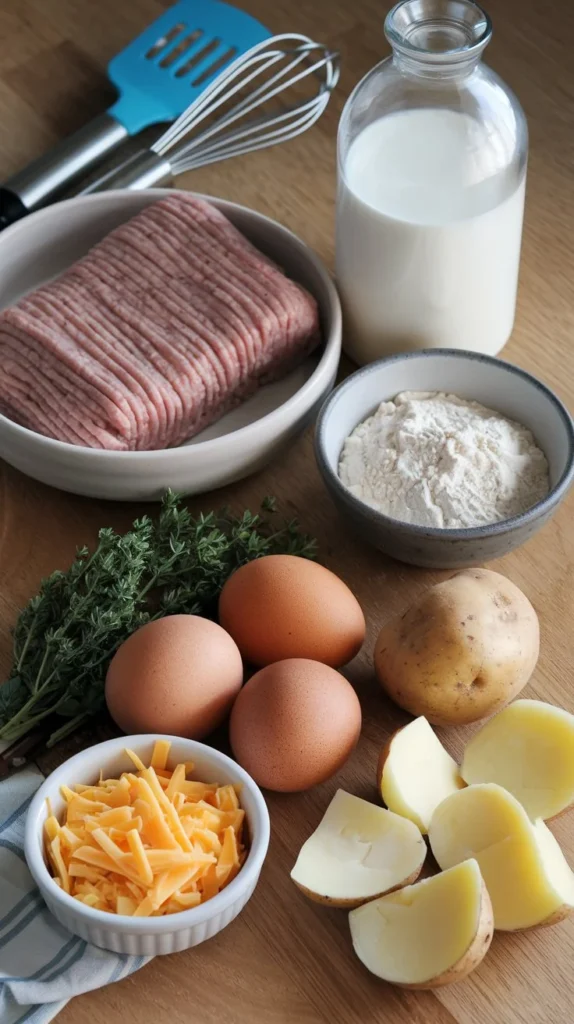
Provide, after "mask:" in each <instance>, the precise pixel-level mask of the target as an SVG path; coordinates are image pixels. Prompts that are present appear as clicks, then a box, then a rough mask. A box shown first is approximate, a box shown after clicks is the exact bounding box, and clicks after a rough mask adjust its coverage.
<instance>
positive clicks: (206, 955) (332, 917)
mask: <svg viewBox="0 0 574 1024" xmlns="http://www.w3.org/2000/svg"><path fill="white" fill-rule="evenodd" d="M162 6H168V4H167V2H166V3H165V4H162V3H161V2H159V0H124V2H123V3H122V2H118V0H2V4H1V5H0V39H1V40H2V45H1V50H0V125H1V126H2V138H1V144H0V177H5V176H6V175H7V174H9V173H10V172H12V171H14V170H16V169H17V168H18V167H20V166H21V165H23V164H24V163H26V161H28V160H29V159H30V158H32V157H34V156H36V155H37V154H39V153H40V152H41V151H42V150H44V149H45V148H46V147H47V146H49V145H50V144H51V143H53V142H54V141H55V140H56V139H57V138H58V137H60V136H61V135H63V134H64V133H66V132H68V131H70V130H72V129H74V128H75V127H77V126H79V125H80V124H81V123H82V122H83V121H84V120H85V119H86V118H88V117H89V116H91V115H92V114H94V113H97V112H98V111H100V110H101V109H103V108H104V105H105V104H106V102H107V101H108V99H109V98H111V94H110V90H109V87H108V86H107V84H106V81H105V78H104V73H103V72H104V68H105V65H106V64H107V61H108V59H109V58H110V57H111V56H112V55H113V54H114V53H115V52H116V51H117V50H119V49H121V48H122V46H123V45H124V44H125V43H127V42H128V41H129V40H130V38H131V37H132V36H133V35H134V34H136V33H137V32H138V31H139V30H140V29H141V28H142V27H143V26H144V25H146V23H148V22H149V21H151V20H152V19H153V18H155V17H156V16H157V15H158V14H159V13H160V11H161V9H162ZM245 6H246V7H247V8H248V9H249V10H250V11H251V12H252V13H253V14H255V15H257V16H259V17H261V18H262V19H263V20H267V23H268V24H269V25H270V26H271V27H272V28H273V29H274V30H275V31H284V30H287V29H291V30H298V31H301V32H306V33H309V34H311V35H314V36H315V38H317V39H320V40H322V41H327V42H328V43H329V44H331V45H333V46H335V47H338V48H339V49H340V50H341V51H342V55H343V74H342V82H341V85H340V86H339V88H338V90H337V93H336V96H335V97H334V99H333V101H332V103H331V106H330V108H329V110H328V112H327V114H326V115H325V116H324V118H323V120H322V121H321V122H320V124H319V125H318V126H316V127H315V128H314V129H313V131H312V132H311V133H309V134H308V135H305V136H304V137H303V138H300V139H299V140H296V141H294V142H292V143H290V144H289V145H287V146H285V147H284V148H282V149H281V150H279V149H276V150H270V151H269V152H264V153H256V154H253V155H251V156H248V157H245V158H242V159H238V160H236V161H234V162H229V163H224V164H222V165H220V166H218V167H217V166H216V167H212V168H206V169H204V170H201V171H199V172H194V173H193V174H188V175H187V176H186V177H185V178H184V179H182V180H181V182H180V184H182V185H185V186H186V187H188V188H193V189H197V190H199V191H203V192H208V193H212V194H214V195H219V196H224V197H226V198H229V199H233V200H237V201H238V202H240V203H244V204H246V205H248V206H252V207H255V208H256V209H258V210H261V211H262V212H263V213H266V214H270V215H271V216H272V217H275V218H277V219H278V220H280V221H282V222H283V223H285V224H286V225H288V226H289V227H290V228H291V229H293V230H294V231H295V232H297V233H298V234H299V235H301V236H302V237H303V238H304V239H305V240H306V241H307V242H308V243H310V244H311V245H312V246H313V247H314V248H315V249H316V250H317V251H318V252H319V253H320V254H321V256H322V257H323V258H324V259H325V260H326V262H327V263H328V264H331V263H332V258H333V210H334V187H335V137H336V128H337V121H338V117H339V114H340V111H341V108H342V105H343V103H344V100H345V98H346V96H347V95H348V93H349V91H350V89H351V88H352V87H353V86H354V84H355V83H356V82H357V81H358V79H359V78H360V77H361V76H362V75H363V74H364V73H365V72H366V71H367V70H368V69H369V68H370V67H371V66H372V65H373V64H374V63H376V62H377V61H378V60H379V59H380V58H381V57H382V56H384V55H385V53H386V49H387V48H386V44H385V41H384V38H383V33H382V18H383V13H384V10H383V8H384V5H381V4H379V3H376V2H375V0H352V2H350V0H300V2H299V3H297V2H295V0H275V3H273V4H270V3H266V2H265V0H245ZM491 13H492V15H493V18H494V25H495V38H494V41H493V43H492V45H491V47H490V49H489V51H488V60H489V63H490V64H491V65H492V66H493V67H494V68H495V69H496V70H497V71H498V72H499V73H500V74H501V75H502V77H503V78H504V79H505V80H506V81H507V82H508V83H509V84H510V85H511V86H512V87H513V88H514V89H515V91H516V92H517V94H518V96H519V97H520V99H521V101H522V103H523V105H524V107H525V109H526V113H527V115H528V119H529V123H530V130H531V155H530V170H529V179H528V196H527V203H526V223H525V233H524V248H523V259H522V271H521V285H520V297H519V305H518V317H517V322H516V328H515V331H514V334H513V338H512V341H511V343H510V344H509V346H508V349H507V351H505V353H504V355H505V356H506V357H507V358H509V359H511V360H514V361H515V362H516V363H518V364H520V365H521V366H524V367H526V368H527V369H529V370H531V371H533V372H534V373H536V374H538V375H539V376H540V377H541V378H542V379H543V380H544V381H545V382H546V383H548V384H549V385H550V386H551V387H553V388H555V389H556V391H557V392H558V394H559V395H560V397H561V398H562V399H563V400H565V401H566V402H567V403H568V404H569V405H570V407H571V408H574V340H573V339H574V302H573V301H572V295H573V289H572V281H573V279H574V249H573V238H574V202H573V198H572V181H573V178H572V175H573V168H574V56H573V55H574V11H573V9H572V8H571V7H570V6H569V5H568V4H567V3H566V0H564V2H562V3H560V0H546V2H545V3H544V4H541V3H537V0H496V3H494V2H493V3H492V11H491ZM0 272H1V271H0ZM311 441H312V438H311V432H310V431H309V432H308V433H307V435H306V436H305V437H304V438H302V439H301V440H299V441H298V442H297V443H296V444H294V445H293V446H292V448H291V450H290V451H289V452H288V453H287V454H285V455H284V457H283V458H281V459H280V461H278V462H277V463H276V464H275V465H273V466H272V467H270V468H269V469H267V470H266V471H265V472H263V473H260V474H259V475H258V476H256V477H254V478H252V479H250V480H248V481H246V482H244V483H240V484H238V485H236V486H234V487H232V488H229V489H227V490H226V491H224V492H219V493H217V494H214V495H205V496H203V497H202V498H201V499H199V500H195V501H193V502H192V506H193V507H194V508H195V509H197V510H199V509H205V510H207V509H210V508H212V507H213V506H214V505H216V506H217V505H219V504H220V503H223V502H228V503H230V504H231V505H232V506H233V507H234V508H235V509H239V508H243V507H249V506H250V507H257V506H258V505H259V502H260V500H261V498H262V497H263V496H264V495H266V494H269V493H272V494H275V495H276V496H277V498H278V501H279V506H280V508H281V509H282V510H283V512H284V513H286V514H287V515H291V514H293V513H294V512H296V514H297V515H298V516H299V518H300V520H301V522H302V524H303V526H304V527H305V529H306V530H308V531H310V532H314V533H315V534H316V535H317V536H318V537H320V539H321V547H320V554H321V557H322V559H323V560H324V561H325V562H326V564H327V565H329V566H330V567H332V568H333V569H334V570H335V571H336V572H338V573H339V574H340V575H341V576H342V577H343V578H344V579H345V580H346V581H347V582H348V583H349V584H350V585H351V587H352V588H353V589H354V591H355V593H356V594H357V596H358V598H359V600H360V601H361V603H362V605H363V607H364V609H365V612H366V615H367V619H368V625H369V630H368V640H367V643H366V645H365V648H364V652H363V654H362V655H361V656H360V657H359V658H358V659H357V660H356V662H355V663H354V664H353V665H352V666H351V667H350V669H349V677H350V678H351V680H352V681H353V683H354V684H356V686H357V689H358V692H359V694H360V697H361V701H362V705H363V710H364V729H363V734H362V737H361V741H360V743H359V746H358V748H357V750H356V752H355V753H354V755H353V757H352V758H351V760H350V761H349V763H348V764H347V765H346V766H345V768H344V769H343V771H341V772H340V773H339V775H338V776H337V778H335V779H332V780H331V781H330V782H329V783H327V784H325V785H323V786H320V787H318V788H316V789H314V790H312V791H311V792H309V793H307V794H302V795H293V796H273V795H270V796H269V806H270V811H271V819H272V840H271V847H270V851H269V856H268V859H267V862H266V864H265V867H264V870H263V874H262V878H261V882H260V885H259V888H258V889H257V892H256V894H255V896H254V898H253V899H252V901H251V902H250V904H249V905H248V907H247V908H246V910H245V911H244V912H243V914H242V915H241V917H240V918H239V919H238V920H237V921H236V922H235V923H234V924H232V925H231V926H230V927H229V928H228V929H227V930H226V931H225V932H224V933H223V934H221V935H220V936H218V937H217V938H216V939H214V940H213V941H211V942H208V943H206V944H205V945H203V946H201V947H199V948H197V949H195V950H190V951H188V952H184V953H180V954H178V955H176V956H170V957H163V958H162V957H160V958H158V959H156V960H155V961H154V962H152V963H150V964H148V965H147V966H146V967H145V968H144V969H143V970H142V971H140V972H139V973H138V974H136V975H134V976H133V977H131V978H130V979H128V980H126V981H123V982H121V983H119V984H116V985H113V986H110V987H108V988H105V989H102V990H100V991H97V992H94V993H91V994H88V995H84V996H81V997H79V998H77V999H74V1000H73V1001H72V1002H71V1003H69V1004H68V1006H67V1007H66V1008H65V1010H64V1011H63V1012H62V1014H61V1016H60V1018H59V1021H60V1024H104V1022H105V1024H132V1022H134V1024H135V1022H137V1024H168V1022H169V1024H219V1022H220V1021H224V1022H225V1024H291V1022H293V1024H295V1022H296V1024H323V1022H329V1024H333V1022H336V1024H370V1022H383V1021H384V1022H386V1024H399V1022H401V1024H402V1022H404V1024H406V1022H407V1021H408V1022H417V1024H419V1022H420V1024H423V1022H424V1024H455V1022H456V1024H518V1022H521V1024H522V1022H528V1024H547V1022H548V1024H550V1022H552V1024H566V1021H571V1020H572V1015H573V1005H574V972H573V970H572V964H573V962H574V920H571V921H570V922H567V923H564V924H561V925H559V926H557V927H555V928H550V929H542V930H538V931H536V930H535V931H533V932H530V933H522V934H518V935H510V934H497V935H496V936H495V939H494V942H493V946H492V951H491V953H490V954H489V956H488V957H487V959H486V960H485V962H484V963H483V964H482V965H481V967H480V968H479V970H478V971H477V972H476V973H475V974H474V975H473V976H472V977H471V978H470V979H468V980H466V981H464V982H462V983H461V984H459V985H455V986H452V987H450V988H446V989H443V990H441V991H439V992H437V993H435V994H431V993H424V992H423V993H405V992H402V991H400V990H398V989H393V988H391V987H389V986H387V985H384V984H383V983H381V982H378V981H377V980H376V979H375V978H374V977H372V976H371V975H369V974H368V973H367V972H366V970H364V969H363V968H362V966H361V964H360V963H359V962H358V961H357V960H355V958H354V956H353V954H352V951H351V944H350V939H349V934H348V925H347V920H346V914H345V913H344V912H343V911H335V910H326V909H323V908H321V907H318V906H315V905H313V904H311V903H309V902H307V901H306V900H305V898H304V897H303V896H301V895H300V894H299V893H298V892H297V890H296V889H295V887H294V886H293V884H292V883H291V881H290V879H289V871H290V868H291V866H292V864H293V861H294V857H295V854H296V851H297V850H298V849H299V847H300V845H301V843H302V842H303V840H304V839H305V838H306V837H307V836H308V834H309V833H310V831H311V830H312V829H313V828H314V827H315V825H316V824H317V822H318V821H319V819H320V817H321V815H322V813H323V810H324V808H325V807H326V805H327V803H328V801H329V799H330V797H331V795H332V794H333V792H334V791H335V789H336V788H337V786H343V787H344V788H346V789H349V790H350V791H351V792H354V793H357V794H360V795H364V796H367V797H370V798H373V799H374V798H375V789H374V781H373V780H374V771H375V765H376V761H377V755H378V751H379V748H380V746H381V744H382V742H383V740H384V739H385V737H386V736H387V735H388V733H389V731H390V730H391V729H392V728H393V727H395V726H396V725H397V724H398V723H400V722H402V721H404V720H405V718H404V716H402V715H401V713H399V712H398V711H397V710H396V709H394V708H392V707H391V706H390V704H388V703H385V701H384V699H383V697H382V695H381V693H380V691H379V690H378V688H377V686H376V683H375V681H374V679H373V672H372V659H371V653H372V647H373V642H374V638H375V635H376V633H377V630H378V628H379V626H380V625H381V623H382V622H383V621H384V620H385V619H386V618H387V617H388V616H390V615H391V614H392V613H394V612H396V611H397V610H398V609H400V608H404V607H406V606H407V605H408V603H409V602H410V601H411V600H412V598H413V597H414V596H415V595H418V594H420V593H421V592H422V591H423V590H424V588H425V587H427V586H428V585H429V584H430V583H432V582H434V581H435V580H437V579H439V578H440V577H441V574H440V573H431V572H426V571H424V572H423V571H421V570H416V569H413V568H409V567H406V566H402V565H399V564H397V563H393V562H392V561H390V560H388V559H386V558H384V557H383V556H382V555H378V554H376V553H375V552H373V551H372V550H370V549H369V548H367V547H365V546H363V545H362V544H361V542H360V541H358V540H356V539H354V538H353V537H351V536H350V535H349V534H348V533H347V532H346V531H345V530H344V529H343V528H342V526H341V524H340V523H339V522H338V520H337V517H336V515H335V512H334V509H333V507H332V505H331V503H330V501H329V499H328V497H327V495H326V494H325V492H324V490H323V487H322V484H321V481H320V478H319V475H318V473H317V470H316V468H315V465H314V460H313V454H312V444H311ZM0 484H1V500H0V508H1V513H0V516H1V518H0V661H1V664H0V669H1V670H2V674H5V672H7V670H8V667H9V662H10V636H9V629H10V626H11V625H12V623H13V622H14V620H15V617H16V614H17V611H18V609H19V608H20V607H21V605H22V604H23V602H24V601H25V600H26V599H27V598H28V597H29V596H30V595H31V594H32V593H33V592H35V590H36V589H37V586H38V583H39V581H40V578H41V577H42V576H43V575H45V574H46V573H48V572H50V571H51V570H53V569H55V568H56V567H65V566H66V565H67V564H68V563H69V562H70V560H71V558H72V554H73V551H74V548H75V546H76V545H77V544H84V543H89V542H91V541H93V539H94V537H95V535H96V531H97V529H98V528H99V527H101V526H104V525H107V524H111V525H114V526H116V527H121V526H124V525H127V524H128V523H129V522H131V520H132V518H133V517H134V515H135V514H136V513H138V512H139V511H140V510H139V509H136V508H134V506H127V505H123V506H119V505H114V504H111V503H105V502H98V501H92V500H86V499H83V498H76V497H73V496H70V495H66V494H61V493H58V492H57V491H54V490H51V489H49V488H47V487H43V486H41V485H40V484H37V483H34V482H33V481H32V480H27V479H26V478H25V477H23V476H21V475H20V474H19V473H17V472H15V471H14V470H12V469H11V468H10V467H8V466H5V465H0ZM573 509H574V496H571V498H570V500H568V501H566V502H565V503H564V505H563V506H562V508H561V509H560V511H559V513H558V514H557V515H556V517H555V518H554V519H553V521H552V522H551V523H550V525H548V526H547V527H546V528H545V529H544V530H543V531H542V533H541V534H539V535H538V536H537V537H536V538H535V539H534V540H533V541H531V542H530V543H529V544H528V545H527V546H526V547H525V548H524V549H523V550H520V551H518V552H516V553H514V554H512V555H510V556H508V557H507V558H505V559H503V560H502V561H500V562H499V563H496V564H494V565H493V566H492V568H495V569H498V570H500V571H501V572H503V573H505V574H506V575H508V576H509V577H510V578H511V579H512V580H513V581H514V582H515V583H517V584H518V585H519V586H520V587H522V588H523V589H524V591H525V592H526V593H527V594H528V596H529V597H530V598H531V600H532V601H533V603H534V605H535V607H536V609H537V610H538V612H539V615H540V619H541V627H542V649H541V656H540V661H539V664H538V667H537V669H536V672H535V674H534V678H533V680H532V682H531V683H530V685H529V686H528V688H527V690H526V694H527V695H528V696H533V697H534V696H535V697H541V698H544V699H547V700H549V701H553V702H555V703H557V704H561V705H563V706H564V707H566V708H569V709H570V710H571V711H574V689H573V680H574V677H573V674H572V661H573V657H574V633H573V631H572V622H573V621H574V588H573V585H572V580H573V578H574V557H573V540H574V524H573V521H572V513H573ZM93 735H94V733H93V730H92V731H91V732H90V733H85V734H83V735H82V736H79V737H77V738H76V739H74V740H73V741H71V742H70V743H68V745H67V747H66V749H65V750H58V751H56V752H55V753H54V755H53V757H52V759H51V760H48V759H45V760H44V761H43V767H44V768H46V767H49V766H50V764H53V762H54V760H56V759H62V758H63V757H64V756H67V755H68V753H69V752H70V751H71V750H75V749H78V748H79V746H81V745H87V744H88V743H89V742H91V741H92V740H93ZM442 738H443V739H444V740H445V742H446V743H447V745H448V746H449V748H450V749H451V751H452V752H453V753H454V754H455V755H456V754H459V753H460V751H461V749H462V743H463V738H464V737H463V731H462V730H450V731H449V732H448V733H447V732H446V731H445V732H444V735H443V737H442ZM553 829H554V831H555V833H556V835H557V837H558V838H559V840H560V842H561V843H562V844H563V846H564V848H565V850H566V852H567V855H568V856H569V857H570V860H571V862H572V863H573V864H574V814H573V815H572V816H570V817H568V816H565V817H563V818H561V819H559V820H558V821H557V822H556V824H555V825H553Z"/></svg>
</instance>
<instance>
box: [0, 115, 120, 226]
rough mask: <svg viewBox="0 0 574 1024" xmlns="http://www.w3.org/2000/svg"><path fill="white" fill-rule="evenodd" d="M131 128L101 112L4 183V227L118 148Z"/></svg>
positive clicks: (0, 196) (0, 212)
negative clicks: (126, 127)
mask: <svg viewBox="0 0 574 1024" xmlns="http://www.w3.org/2000/svg"><path fill="white" fill-rule="evenodd" d="M127 134H128V132H127V130H126V129H125V128H124V126H123V125H122V124H120V122H119V121H116V119H115V118H114V117H112V116H111V115H110V114H101V115H100V116H99V117H96V118H94V120H93V121H90V123H89V124H87V125H84V127H83V128H80V129H79V131H77V132H75V133H74V134H73V135H70V136H68V138H67V139H63V141H62V142H60V143H58V145H56V146H54V148H53V149H51V150H50V151H49V152H48V153H45V154H44V156H41V157H39V158H38V160H34V162H33V163H31V164H29V165H28V167H25V168H24V170H22V171H19V172H18V173H17V174H13V175H12V177H11V178H8V180H7V181H5V182H4V184H3V185H2V186H0V229H2V228H5V227H7V226H8V225H9V224H12V223H13V221H15V220H19V218H20V217H24V216H25V215H26V214H27V213H32V211H33V210H37V209H39V208H40V207H41V206H45V205H46V204H47V203H48V202H49V200H50V199H51V198H52V196H53V195H54V193H55V192H57V191H58V190H59V189H61V188H62V187H63V186H64V185H67V184H68V182H70V181H71V180H72V179H73V178H75V177H76V176H77V175H79V174H81V172H82V171H85V170H87V169H88V168H89V167H91V166H92V165H93V164H95V163H97V161H98V160H101V159H102V157H104V156H105V155H106V153H109V152H110V150H112V149H115V147H116V146H118V145H119V144H120V142H122V141H123V140H124V139H125V138H126V137H127Z"/></svg>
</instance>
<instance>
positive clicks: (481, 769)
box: [461, 700, 574, 820]
mask: <svg viewBox="0 0 574 1024" xmlns="http://www.w3.org/2000/svg"><path fill="white" fill-rule="evenodd" d="M461 775H462V777H463V778H464V780H465V782H468V783H480V782H496V783H498V785H499V786H504V788H505V789H507V790H508V791H509V792H510V793H512V794H513V795H514V796H515V797H516V798H517V800H519V801H520V803H521V804H522V806H523V807H524V808H525V810H526V812H527V813H528V814H529V816H530V817H531V818H532V820H534V819H536V818H551V817H553V816H554V815H555V814H560V812H561V811H563V810H564V809H565V808H566V807H569V806H570V804H572V803H574V715H571V714H570V713H569V712H568V711H564V710H563V709H562V708H557V707H554V706H553V705H552V704H545V703H544V702H543V701H538V700H517V701H515V702H514V704H510V705H509V706H508V707H507V708H505V709H504V710H503V711H501V712H500V713H499V714H498V715H496V716H495V717H494V718H492V719H491V720H490V721H489V722H487V724H486V725H485V726H484V727H483V728H482V729H480V731H479V732H477V733H476V735H475V736H473V738H472V739H471V741H470V743H469V744H468V745H467V747H466V750H465V752H464V759H463V763H462V768H461Z"/></svg>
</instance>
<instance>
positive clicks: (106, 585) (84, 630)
mask: <svg viewBox="0 0 574 1024" xmlns="http://www.w3.org/2000/svg"><path fill="white" fill-rule="evenodd" d="M274 510H275V506H274V502H273V499H270V498H268V499H265V501H264V502H263V505H262V511H265V512H273V511H274ZM277 553H285V554H293V555H300V556H303V557H305V558H313V557H314V555H315V542H314V541H313V540H312V539H311V538H309V537H307V536H305V535H304V534H302V533H301V532H300V530H299V527H298V525H297V523H296V522H295V521H293V522H290V523H287V524H286V525H285V526H283V527H281V528H280V529H278V530H273V528H272V526H271V524H270V522H269V520H268V519H266V518H264V517H262V516H260V515H254V514H252V513H251V512H249V511H246V512H244V513H243V515H242V516H239V517H236V516H232V515H230V514H229V513H227V512H225V511H224V512H222V513H220V514H216V513H214V512H210V513H208V514H207V515H203V514H202V515H199V516H198V517H197V518H194V517H193V516H191V514H190V512H189V510H188V509H187V508H186V507H185V506H184V505H183V504H182V503H181V500H180V499H178V498H177V497H176V496H175V495H174V494H172V493H171V492H168V494H167V495H166V496H165V498H164V500H163V502H162V506H161V511H160V513H159V516H158V518H157V520H155V521H154V520H152V519H150V518H149V516H144V517H143V518H142V519H137V520H136V521H135V522H134V523H133V526H132V528H131V530H130V531H129V532H128V533H125V534H118V533H115V532H114V530H112V529H103V530H100V533H99V543H98V546H97V547H96V549H95V550H94V551H93V552H92V553H91V554H90V552H89V551H88V549H87V548H81V549H80V550H78V551H77V556H76V560H75V562H74V563H73V565H72V566H71V567H70V568H69V569H68V570H67V571H66V572H60V571H57V572H54V573H52V575H51V576H49V577H48V579H46V580H44V581H43V583H42V585H41V587H40V591H39V593H38V594H37V596H36V597H33V598H32V599H31V600H30V601H29V602H28V604H27V605H26V607H25V608H24V609H23V611H22V612H21V614H20V616H19V618H18V621H17V623H16V626H15V628H14V657H13V664H12V673H11V676H10V678H9V679H8V680H7V682H5V683H4V684H3V685H1V686H0V739H2V740H8V741H15V740H18V739H20V738H21V737H22V736H25V735H26V734H27V733H29V732H30V731H31V730H34V729H37V728H38V727H41V726H42V723H45V721H46V720H47V719H52V718H53V719H54V721H55V723H56V726H57V727H56V728H55V729H53V731H52V732H51V735H50V737H49V740H48V746H52V745H53V744H54V743H56V742H58V740H60V739H62V738H63V737H64V736H67V735H68V734H69V733H72V732H74V730H75V729H76V728H78V726H80V725H81V724H83V722H84V721H85V720H86V719H88V718H90V717H91V716H92V715H94V714H96V713H97V712H98V711H99V710H100V709H101V708H102V706H103V702H104V680H105V675H106V670H107V667H108V664H109V661H110V658H111V657H112V655H113V654H114V652H115V651H116V650H117V648H118V647H119V645H120V644H121V643H122V642H123V641H124V640H125V639H126V638H127V637H128V636H129V635H130V634H131V633H133V632H134V630H135V629H137V628H138V627H139V626H143V625H144V623H146V622H149V621H150V620H151V619H156V618H160V617H161V616H163V615H174V614H177V613H180V612H184V613H188V614H200V615H204V616H206V617H209V618H214V617H215V615H216V610H217V599H218V597H219V594H220V591H221V588H222V587H223V584H224V583H225V581H226V579H227V578H228V577H229V576H230V575H231V573H232V572H233V571H234V569H237V568H238V567H239V566H240V565H243V564H244V563H245V562H249V561H251V560H252V559H254V558H260V557H261V556H262V555H268V554H277ZM59 719H60V720H61V721H58V720H59ZM50 724H51V725H52V724H53V722H50Z"/></svg>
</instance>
